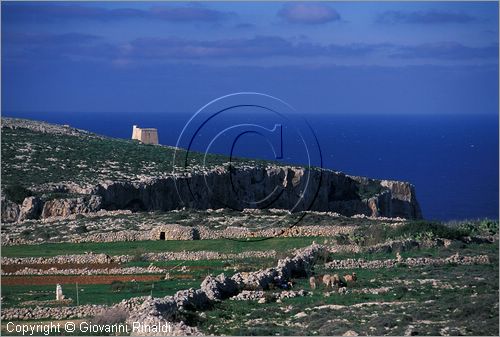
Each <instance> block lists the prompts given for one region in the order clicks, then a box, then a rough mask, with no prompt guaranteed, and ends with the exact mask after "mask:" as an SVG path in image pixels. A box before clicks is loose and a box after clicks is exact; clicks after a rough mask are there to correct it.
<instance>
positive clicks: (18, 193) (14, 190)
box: [4, 184, 33, 204]
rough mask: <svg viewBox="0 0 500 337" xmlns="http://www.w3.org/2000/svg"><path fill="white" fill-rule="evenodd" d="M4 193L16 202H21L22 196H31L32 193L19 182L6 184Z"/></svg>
mask: <svg viewBox="0 0 500 337" xmlns="http://www.w3.org/2000/svg"><path fill="white" fill-rule="evenodd" d="M4 193H5V196H6V197H7V199H9V200H11V201H13V202H15V203H17V204H21V203H22V202H23V200H24V198H27V197H31V196H32V195H33V194H32V193H31V191H30V190H28V189H27V188H25V187H24V186H22V185H20V184H13V185H8V186H6V187H5V190H4Z"/></svg>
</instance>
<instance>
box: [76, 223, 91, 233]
mask: <svg viewBox="0 0 500 337" xmlns="http://www.w3.org/2000/svg"><path fill="white" fill-rule="evenodd" d="M88 231H89V230H88V228H87V226H85V225H79V226H78V227H76V229H75V232H76V233H78V234H83V233H87V232H88Z"/></svg>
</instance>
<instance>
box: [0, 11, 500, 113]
mask: <svg viewBox="0 0 500 337" xmlns="http://www.w3.org/2000/svg"><path fill="white" fill-rule="evenodd" d="M1 9H2V21H1V29H2V45H1V47H2V54H1V56H2V65H1V67H2V104H1V107H2V111H3V112H37V111H43V112H51V111H53V112H68V113H84V112H145V113H146V112H151V113H152V112H155V113H157V112H158V113H160V112H161V113H164V112H169V113H170V112H171V113H177V112H189V113H192V112H194V111H196V110H197V109H198V108H200V107H201V106H203V105H204V104H206V103H207V102H209V101H211V100H212V99H214V98H217V97H220V96H222V95H226V94H229V93H233V92H240V91H255V92H262V93H266V94H269V95H272V96H275V97H279V98H281V99H283V100H285V101H287V102H288V103H290V104H291V105H292V106H294V107H295V108H296V109H297V110H299V111H302V112H304V113H322V114H335V113H342V114H498V90H499V88H498V49H499V45H498V41H499V35H498V2H362V3H361V2H317V3H314V2H307V3H305V2H304V3H301V2H288V3H283V2H266V3H264V2H238V3H235V2H193V3H190V2H179V3H177V2H151V3H148V2H141V3H135V2H86V3H84V2H33V3H30V2H9V1H3V2H2V4H1Z"/></svg>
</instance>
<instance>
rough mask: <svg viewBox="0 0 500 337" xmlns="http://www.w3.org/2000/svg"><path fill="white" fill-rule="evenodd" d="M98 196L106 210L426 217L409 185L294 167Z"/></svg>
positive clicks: (231, 171)
mask: <svg viewBox="0 0 500 337" xmlns="http://www.w3.org/2000/svg"><path fill="white" fill-rule="evenodd" d="M361 191H363V192H364V193H361ZM365 191H366V192H365ZM95 193H96V194H97V195H100V196H101V197H102V200H103V208H105V209H108V210H114V209H133V210H144V211H146V210H147V211H152V210H163V211H168V210H173V209H178V208H181V207H189V208H195V209H209V208H215V209H216V208H233V209H237V210H243V209H245V208H268V207H272V208H279V209H288V210H291V211H305V210H312V211H331V212H337V213H340V214H342V215H346V216H352V215H355V214H365V215H367V216H384V217H401V218H410V219H416V218H421V217H422V214H421V211H420V207H419V204H418V202H417V199H416V196H415V189H414V187H413V185H411V184H409V183H405V182H397V181H387V180H382V181H380V180H373V179H367V178H359V177H350V176H347V175H345V174H343V173H340V172H334V171H330V170H316V169H312V170H308V169H305V168H300V167H290V166H271V167H242V168H234V167H232V168H226V167H223V168H218V169H215V170H212V171H208V172H205V173H203V174H191V175H188V176H182V177H170V178H162V179H155V180H148V181H144V182H105V183H102V184H99V185H98V186H97V188H96V190H95Z"/></svg>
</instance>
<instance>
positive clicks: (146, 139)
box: [132, 125, 158, 144]
mask: <svg viewBox="0 0 500 337" xmlns="http://www.w3.org/2000/svg"><path fill="white" fill-rule="evenodd" d="M132 139H137V140H138V141H140V142H141V143H144V144H158V130H157V129H154V128H140V127H138V126H137V125H134V126H133V127H132Z"/></svg>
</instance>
